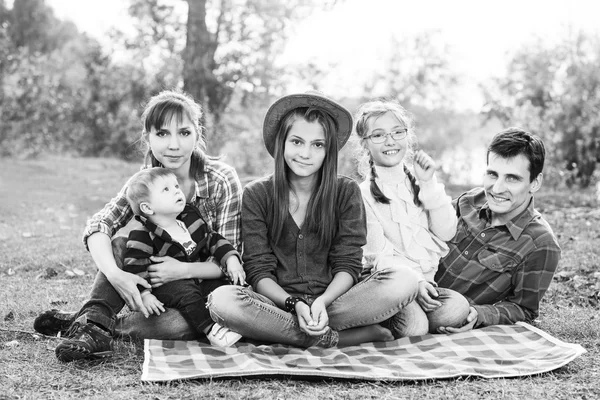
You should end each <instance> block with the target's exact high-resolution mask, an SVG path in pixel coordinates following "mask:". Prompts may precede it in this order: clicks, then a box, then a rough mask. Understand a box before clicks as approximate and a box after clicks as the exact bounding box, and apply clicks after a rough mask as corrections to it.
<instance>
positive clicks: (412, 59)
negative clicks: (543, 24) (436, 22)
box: [364, 31, 458, 110]
mask: <svg viewBox="0 0 600 400" xmlns="http://www.w3.org/2000/svg"><path fill="white" fill-rule="evenodd" d="M390 49H391V51H390V54H391V56H390V57H389V59H388V60H387V61H385V62H387V64H386V66H385V68H384V69H383V70H381V71H378V72H377V73H376V74H375V75H374V77H373V79H372V81H370V82H368V83H367V85H365V88H364V92H365V95H366V98H373V97H377V96H384V97H394V98H396V99H397V100H398V101H399V102H400V103H401V104H402V105H403V106H404V107H406V108H408V109H411V108H412V107H414V106H419V107H424V108H427V109H430V110H432V109H436V108H445V107H448V106H449V105H450V104H451V103H450V99H451V98H452V96H451V90H452V89H453V88H454V87H455V85H456V83H457V81H458V76H457V75H456V74H455V73H454V72H452V69H451V68H450V65H449V54H448V47H447V46H446V44H445V43H444V41H443V37H442V36H441V35H440V33H439V32H435V31H425V32H422V33H419V34H417V35H415V36H412V37H405V38H402V39H398V38H397V37H395V36H394V37H392V38H391V40H390Z"/></svg>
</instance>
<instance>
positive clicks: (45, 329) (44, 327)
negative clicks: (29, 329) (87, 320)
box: [33, 309, 75, 336]
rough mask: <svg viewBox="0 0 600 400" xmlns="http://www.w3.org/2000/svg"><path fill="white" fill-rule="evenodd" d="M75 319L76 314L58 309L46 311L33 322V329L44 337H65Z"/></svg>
mask: <svg viewBox="0 0 600 400" xmlns="http://www.w3.org/2000/svg"><path fill="white" fill-rule="evenodd" d="M74 319H75V313H71V312H67V311H60V310H56V309H52V310H48V311H44V312H43V313H41V314H40V315H38V316H37V318H36V319H35V321H33V329H35V331H36V332H39V333H41V334H43V335H48V336H57V335H58V334H59V333H60V336H64V335H65V333H66V332H67V330H68V329H69V327H70V326H71V324H72V323H73V321H74Z"/></svg>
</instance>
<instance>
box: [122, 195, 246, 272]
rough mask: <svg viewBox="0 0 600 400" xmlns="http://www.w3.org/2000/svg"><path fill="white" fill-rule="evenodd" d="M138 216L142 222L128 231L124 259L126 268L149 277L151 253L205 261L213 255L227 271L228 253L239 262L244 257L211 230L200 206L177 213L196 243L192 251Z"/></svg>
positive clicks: (152, 254) (187, 207) (124, 267)
mask: <svg viewBox="0 0 600 400" xmlns="http://www.w3.org/2000/svg"><path fill="white" fill-rule="evenodd" d="M135 218H136V219H137V220H138V221H140V222H141V224H142V226H141V227H140V228H139V229H133V230H132V231H131V232H129V237H128V238H127V248H126V250H125V255H124V261H123V264H124V266H123V270H124V271H127V272H130V273H132V274H138V275H140V276H142V277H143V278H145V279H146V278H147V277H146V269H147V267H148V266H149V265H150V264H152V261H151V260H150V256H159V257H164V256H170V257H173V258H175V259H176V260H179V261H182V262H195V261H206V260H207V259H208V258H209V257H210V256H213V257H214V258H215V261H216V262H217V263H219V265H220V266H221V270H223V271H224V272H226V271H227V269H226V266H227V264H226V261H227V259H228V258H229V257H231V256H236V257H237V258H238V259H239V260H240V262H241V261H242V260H241V257H240V255H239V253H238V252H237V251H236V250H235V249H234V248H233V246H232V245H231V243H229V241H227V239H225V238H224V237H223V236H221V235H219V234H218V233H216V232H215V231H211V230H210V228H209V227H208V226H207V225H206V223H204V221H203V220H202V217H201V215H200V212H199V210H198V209H197V208H196V207H194V206H192V205H190V204H186V206H185V208H184V210H183V211H182V213H181V214H179V216H178V217H177V219H179V220H180V221H182V222H183V223H184V224H185V226H186V227H187V229H188V231H189V233H190V236H191V237H192V240H193V241H194V242H195V243H196V248H195V249H194V251H193V252H192V253H191V254H189V255H188V254H187V252H186V250H185V249H184V247H183V246H182V245H181V244H180V243H178V242H176V241H174V240H173V239H172V238H171V235H169V233H168V232H167V231H165V230H164V229H162V228H161V227H160V226H158V225H156V224H154V223H153V222H151V221H149V220H148V219H147V218H145V217H142V216H136V217H135Z"/></svg>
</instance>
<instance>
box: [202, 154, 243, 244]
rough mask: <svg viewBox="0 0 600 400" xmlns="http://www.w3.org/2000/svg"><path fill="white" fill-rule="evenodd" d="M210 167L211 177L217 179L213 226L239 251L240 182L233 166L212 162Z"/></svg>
mask: <svg viewBox="0 0 600 400" xmlns="http://www.w3.org/2000/svg"><path fill="white" fill-rule="evenodd" d="M207 168H208V166H207ZM210 168H211V170H210V173H211V174H214V175H213V176H214V178H213V179H215V180H217V181H218V184H217V186H216V193H215V205H216V210H215V215H216V218H215V221H214V226H213V228H214V230H215V231H216V232H218V233H219V234H220V235H222V236H223V237H225V238H226V239H227V240H229V242H230V243H231V244H232V245H233V247H235V249H236V250H238V251H241V248H242V242H241V208H242V184H241V183H240V179H239V178H238V175H237V173H236V171H235V169H233V167H231V166H229V165H227V164H223V163H214V165H213V164H211V165H210Z"/></svg>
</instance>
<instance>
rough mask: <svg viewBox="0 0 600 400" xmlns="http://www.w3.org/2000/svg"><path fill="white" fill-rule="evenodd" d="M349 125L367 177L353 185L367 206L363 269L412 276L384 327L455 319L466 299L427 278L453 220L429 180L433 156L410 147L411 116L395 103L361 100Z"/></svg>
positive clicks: (418, 326) (438, 187)
mask: <svg viewBox="0 0 600 400" xmlns="http://www.w3.org/2000/svg"><path fill="white" fill-rule="evenodd" d="M355 132H356V135H357V136H358V139H359V140H360V144H361V146H360V149H361V156H362V157H361V158H362V162H361V166H362V171H361V172H362V173H363V176H365V177H367V178H368V179H367V180H365V181H364V182H363V183H362V184H361V185H360V188H361V192H362V196H363V200H364V202H365V208H366V212H367V244H366V245H365V246H364V257H365V260H366V264H365V270H366V271H365V272H370V273H373V272H375V271H381V270H386V269H398V268H405V267H409V268H410V269H412V270H413V271H415V272H416V273H417V274H418V276H419V291H418V295H417V298H416V300H415V301H414V302H413V303H411V304H409V305H408V306H407V307H404V309H402V310H401V311H400V312H399V313H398V314H396V315H395V316H394V317H393V318H391V319H389V320H388V321H387V323H386V326H387V327H388V328H389V329H390V330H391V331H392V333H393V335H394V337H396V338H398V337H404V336H416V335H423V334H426V333H427V332H431V333H435V332H436V331H437V329H438V328H439V327H445V326H453V327H455V326H458V325H460V324H462V323H463V322H464V321H465V319H466V317H467V315H468V313H469V304H468V302H467V301H466V300H465V298H464V297H463V296H461V295H459V294H458V293H456V292H454V291H452V290H448V289H442V288H437V285H436V284H435V282H434V276H435V273H436V271H437V268H438V263H439V260H440V258H441V257H443V256H445V255H446V254H447V253H448V246H447V245H446V243H445V241H448V240H450V239H452V238H453V237H454V235H455V233H456V227H457V217H456V212H455V211H454V208H453V207H452V203H451V199H450V196H448V195H447V194H446V192H445V190H444V185H443V184H441V183H438V182H437V180H436V177H435V169H436V165H435V162H434V161H433V160H432V159H431V157H429V156H428V155H427V154H426V153H425V152H423V151H422V150H419V151H417V152H414V151H413V147H414V146H413V144H414V142H415V136H414V134H413V131H412V125H411V119H410V118H409V117H408V115H407V112H406V110H404V108H402V106H400V105H399V104H398V103H396V102H393V101H371V102H368V103H365V104H363V105H362V106H361V107H360V108H359V110H358V112H357V114H356V125H355ZM411 161H412V167H413V171H414V173H412V172H411V171H410V170H409V165H410V164H411Z"/></svg>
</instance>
